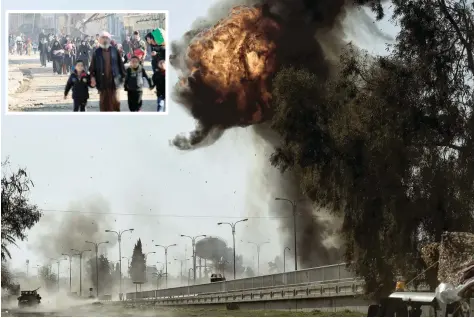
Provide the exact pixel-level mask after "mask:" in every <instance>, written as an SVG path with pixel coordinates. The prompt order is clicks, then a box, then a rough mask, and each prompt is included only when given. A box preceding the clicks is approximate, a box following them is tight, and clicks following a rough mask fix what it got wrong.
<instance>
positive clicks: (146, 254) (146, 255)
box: [145, 252, 156, 266]
mask: <svg viewBox="0 0 474 318" xmlns="http://www.w3.org/2000/svg"><path fill="white" fill-rule="evenodd" d="M148 254H156V252H148V253H145V266H146V259H147V257H148Z"/></svg>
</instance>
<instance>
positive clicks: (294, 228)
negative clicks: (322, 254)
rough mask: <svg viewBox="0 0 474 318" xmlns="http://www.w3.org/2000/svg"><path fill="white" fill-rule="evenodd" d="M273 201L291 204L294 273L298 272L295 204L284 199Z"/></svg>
mask: <svg viewBox="0 0 474 318" xmlns="http://www.w3.org/2000/svg"><path fill="white" fill-rule="evenodd" d="M275 201H286V202H289V203H291V206H292V212H293V240H294V243H295V247H294V252H295V271H297V270H298V255H297V253H296V252H297V248H296V202H295V201H292V200H290V199H284V198H275Z"/></svg>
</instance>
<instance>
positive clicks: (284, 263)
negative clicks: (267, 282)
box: [283, 246, 290, 273]
mask: <svg viewBox="0 0 474 318" xmlns="http://www.w3.org/2000/svg"><path fill="white" fill-rule="evenodd" d="M286 250H288V251H290V248H289V247H287V246H286V247H285V249H284V250H283V273H286Z"/></svg>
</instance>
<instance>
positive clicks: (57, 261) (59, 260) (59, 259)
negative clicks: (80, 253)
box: [50, 258, 66, 293]
mask: <svg viewBox="0 0 474 318" xmlns="http://www.w3.org/2000/svg"><path fill="white" fill-rule="evenodd" d="M50 260H52V261H53V262H56V264H57V265H58V293H59V264H60V263H61V261H64V260H66V259H65V258H63V259H61V258H50Z"/></svg>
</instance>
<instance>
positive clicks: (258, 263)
mask: <svg viewBox="0 0 474 318" xmlns="http://www.w3.org/2000/svg"><path fill="white" fill-rule="evenodd" d="M247 243H249V244H254V245H255V246H256V247H257V276H258V275H260V247H262V245H265V244H268V243H270V242H268V241H267V242H263V243H255V242H247Z"/></svg>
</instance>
